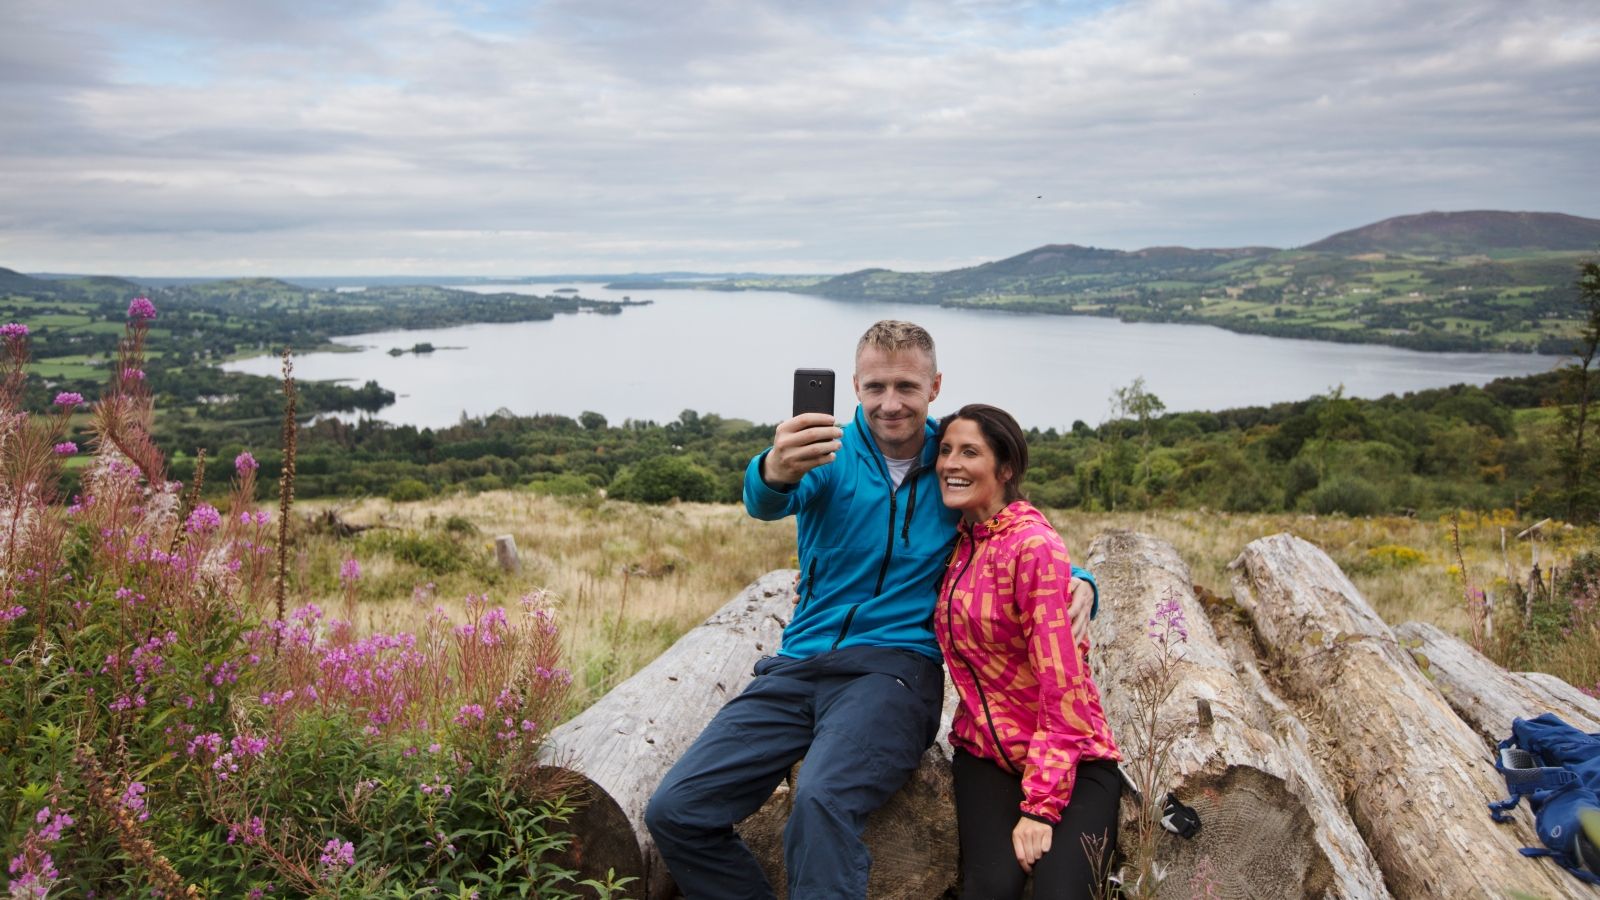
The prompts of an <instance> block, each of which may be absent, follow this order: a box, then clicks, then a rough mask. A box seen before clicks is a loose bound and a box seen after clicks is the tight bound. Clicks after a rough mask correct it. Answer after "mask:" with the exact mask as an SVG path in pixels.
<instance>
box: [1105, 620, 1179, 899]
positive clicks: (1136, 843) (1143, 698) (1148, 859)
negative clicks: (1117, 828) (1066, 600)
mask: <svg viewBox="0 0 1600 900" xmlns="http://www.w3.org/2000/svg"><path fill="white" fill-rule="evenodd" d="M1145 624H1146V636H1147V637H1149V639H1150V642H1151V643H1152V644H1153V645H1155V650H1156V654H1155V657H1154V659H1152V660H1147V661H1145V662H1142V663H1140V664H1139V668H1138V671H1137V673H1136V674H1135V677H1134V680H1133V699H1134V704H1133V705H1134V710H1135V713H1136V717H1135V721H1134V723H1133V724H1134V727H1133V731H1132V734H1131V735H1130V737H1131V738H1132V740H1131V741H1130V742H1129V749H1130V750H1131V751H1132V752H1131V754H1130V758H1129V762H1128V764H1127V769H1128V771H1129V772H1130V777H1131V778H1132V780H1133V783H1134V786H1135V787H1137V788H1138V790H1139V794H1140V798H1139V799H1140V801H1141V803H1140V805H1139V811H1138V817H1137V818H1136V819H1135V827H1134V830H1133V834H1132V835H1131V837H1132V840H1131V841H1129V842H1127V843H1128V844H1129V846H1127V847H1126V849H1125V851H1124V852H1125V853H1126V863H1125V865H1124V867H1123V870H1122V873H1121V877H1120V879H1119V881H1120V884H1121V892H1122V894H1123V895H1126V896H1133V897H1154V896H1156V894H1157V892H1158V891H1159V889H1160V885H1161V881H1162V879H1163V877H1164V874H1165V873H1163V872H1162V870H1161V867H1160V865H1159V864H1158V863H1157V862H1156V842H1157V838H1158V837H1159V836H1160V834H1161V825H1160V822H1161V814H1162V805H1163V804H1164V802H1165V800H1166V796H1167V794H1166V790H1165V789H1164V788H1163V785H1164V784H1165V783H1166V778H1167V774H1168V773H1167V769H1168V765H1167V763H1168V760H1169V757H1170V756H1171V753H1172V747H1173V744H1174V742H1175V741H1176V739H1177V737H1178V735H1179V729H1180V728H1181V727H1182V726H1181V725H1180V724H1179V723H1177V722H1174V721H1171V720H1168V719H1163V718H1162V716H1161V710H1162V708H1163V707H1164V706H1165V705H1166V702H1167V701H1168V700H1169V699H1171V697H1172V694H1173V692H1174V691H1176V690H1177V688H1178V684H1179V681H1180V678H1179V670H1180V667H1181V666H1182V664H1183V657H1184V649H1185V648H1186V646H1187V645H1188V642H1189V622H1188V618H1187V617H1186V616H1185V615H1184V612H1183V605H1182V604H1181V603H1180V601H1179V599H1178V596H1177V594H1176V593H1174V592H1172V591H1170V590H1168V591H1166V592H1164V593H1163V594H1162V596H1161V598H1160V600H1158V601H1157V602H1156V606H1155V611H1154V613H1153V614H1152V615H1151V617H1150V620H1149V621H1148V622H1146V623H1145Z"/></svg>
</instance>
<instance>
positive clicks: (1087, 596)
mask: <svg viewBox="0 0 1600 900" xmlns="http://www.w3.org/2000/svg"><path fill="white" fill-rule="evenodd" d="M1093 609H1094V585H1092V584H1090V583H1089V582H1087V581H1084V580H1083V579H1082V578H1073V579H1070V580H1069V581H1068V582H1067V621H1068V622H1070V623H1072V637H1073V639H1075V640H1076V641H1077V642H1078V643H1080V644H1082V643H1087V642H1088V640H1089V613H1090V612H1091V611H1092V610H1093Z"/></svg>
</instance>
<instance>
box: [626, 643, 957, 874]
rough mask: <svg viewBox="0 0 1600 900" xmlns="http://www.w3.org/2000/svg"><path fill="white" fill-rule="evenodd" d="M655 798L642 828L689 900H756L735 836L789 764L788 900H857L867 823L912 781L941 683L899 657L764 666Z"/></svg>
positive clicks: (844, 656) (745, 853)
mask: <svg viewBox="0 0 1600 900" xmlns="http://www.w3.org/2000/svg"><path fill="white" fill-rule="evenodd" d="M755 674H756V677H755V680H753V681H751V682H750V685H749V687H747V688H745V690H744V692H743V693H742V694H740V695H739V696H737V697H735V698H733V699H732V700H730V701H728V704H727V705H726V706H724V707H723V708H722V709H721V711H719V712H718V713H717V715H716V717H715V718H713V719H712V720H711V723H710V724H709V725H707V726H706V729H705V731H703V732H701V734H700V737H699V738H698V739H697V740H696V741H695V742H694V744H693V746H691V747H690V748H689V750H688V751H687V752H686V753H684V755H683V757H682V758H681V759H679V760H678V762H677V764H676V765H674V766H673V767H672V770H671V771H669V772H668V773H667V775H666V777H665V778H664V779H662V782H661V786H660V787H658V788H656V792H655V795H654V796H652V797H651V798H650V805H649V807H648V808H647V809H646V810H645V824H646V826H648V827H649V829H650V834H651V836H652V837H654V838H655V842H656V847H657V849H658V850H660V851H661V856H662V858H664V859H665V860H666V862H667V869H668V870H669V871H671V873H672V877H673V880H674V881H676V882H677V884H678V889H679V890H681V891H683V894H684V896H685V897H687V898H689V900H702V898H704V900H733V898H741V900H744V898H749V900H766V898H770V897H772V896H773V892H772V888H771V886H770V885H769V884H768V883H767V879H766V876H765V875H764V874H762V871H761V867H760V865H759V864H758V863H757V862H756V859H755V856H754V855H752V854H751V852H750V849H749V848H748V847H746V846H745V844H744V841H742V840H740V838H739V836H738V834H736V833H735V832H734V830H733V826H734V825H735V824H737V823H738V822H740V821H741V820H743V819H744V818H745V817H746V816H749V815H750V814H752V813H754V812H755V811H756V810H757V809H760V808H761V804H762V803H764V802H765V801H766V799H767V797H769V796H770V795H771V794H772V791H773V789H774V788H776V787H777V786H778V783H779V782H781V781H782V780H783V777H784V775H786V774H788V772H789V769H790V767H792V766H793V765H794V764H795V763H796V762H798V761H799V760H800V759H802V758H804V759H805V765H804V766H802V767H801V769H800V775H799V778H798V779H797V783H796V784H795V788H794V798H793V803H792V807H791V810H790V813H789V821H788V824H787V825H786V826H785V828H784V836H783V847H784V861H785V868H786V869H787V873H788V895H789V897H790V898H791V900H809V898H823V897H826V898H858V897H865V896H866V894H867V871H868V869H869V867H870V866H871V864H872V858H871V856H870V854H869V853H868V852H867V847H866V844H865V843H864V842H863V841H862V840H861V833H862V831H863V829H865V827H866V822H867V816H868V815H869V814H870V813H872V811H873V810H876V809H877V808H878V807H880V806H882V805H883V804H884V802H885V801H887V800H888V799H889V797H891V796H892V795H893V794H894V792H895V791H897V790H899V789H900V787H901V785H903V784H905V782H906V780H907V779H908V778H909V777H910V776H911V773H912V772H915V771H916V769H917V766H918V764H919V763H920V762H921V760H922V753H923V751H924V750H926V749H927V748H928V746H929V745H930V744H932V743H933V739H934V737H935V736H936V733H937V731H938V728H939V712H940V701H941V700H942V698H943V693H944V673H943V671H942V668H941V666H940V664H939V662H938V661H937V660H934V659H932V658H929V657H926V656H923V655H922V654H920V653H916V652H913V651H909V650H890V649H886V648H882V647H848V648H846V649H843V650H836V651H833V652H830V653H823V654H820V655H818V656H814V657H810V658H808V659H790V658H788V657H782V656H771V657H765V658H763V659H762V660H761V661H760V662H758V663H757V664H756V667H755Z"/></svg>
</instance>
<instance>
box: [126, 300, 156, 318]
mask: <svg viewBox="0 0 1600 900" xmlns="http://www.w3.org/2000/svg"><path fill="white" fill-rule="evenodd" d="M155 317H156V305H155V304H154V303H151V302H150V298H149V297H135V298H133V302H132V303H129V304H128V318H130V319H133V320H135V321H140V322H145V321H149V320H150V319H154V318H155Z"/></svg>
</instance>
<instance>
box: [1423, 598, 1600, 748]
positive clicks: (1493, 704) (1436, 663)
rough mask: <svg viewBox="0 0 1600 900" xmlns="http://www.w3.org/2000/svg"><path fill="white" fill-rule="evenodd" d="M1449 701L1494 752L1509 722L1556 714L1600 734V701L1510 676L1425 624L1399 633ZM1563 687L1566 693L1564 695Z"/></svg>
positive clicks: (1549, 680)
mask: <svg viewBox="0 0 1600 900" xmlns="http://www.w3.org/2000/svg"><path fill="white" fill-rule="evenodd" d="M1395 634H1396V635H1397V636H1399V638H1400V639H1401V640H1402V641H1405V642H1407V649H1410V650H1411V651H1412V657H1413V658H1414V659H1416V661H1417V663H1418V665H1420V666H1421V667H1422V671H1423V672H1424V673H1426V674H1427V675H1428V677H1429V678H1431V679H1433V685H1434V687H1436V688H1438V689H1439V693H1441V694H1443V695H1444V699H1445V702H1447V703H1449V704H1450V708H1451V709H1454V710H1455V711H1456V714H1457V715H1459V716H1461V718H1462V719H1463V720H1464V721H1465V722H1466V723H1467V724H1468V725H1471V726H1472V727H1473V729H1475V730H1476V731H1477V732H1478V735H1479V736H1480V737H1482V738H1483V739H1484V740H1485V741H1486V742H1487V743H1488V745H1489V746H1490V747H1493V746H1494V745H1495V744H1497V743H1499V741H1500V740H1501V739H1502V738H1505V737H1507V736H1509V735H1510V734H1511V720H1512V719H1514V718H1518V717H1521V718H1524V719H1531V718H1533V717H1534V716H1537V715H1539V714H1540V713H1547V712H1549V713H1555V714H1556V715H1558V716H1560V717H1561V718H1562V720H1563V721H1565V722H1567V724H1569V725H1572V726H1574V727H1576V728H1579V729H1581V730H1583V731H1600V700H1596V699H1594V698H1593V697H1590V696H1588V695H1586V694H1584V693H1583V692H1582V691H1579V690H1578V689H1577V688H1575V687H1573V686H1572V685H1569V684H1567V683H1566V682H1564V681H1562V680H1561V679H1559V678H1556V677H1554V676H1551V675H1545V676H1544V677H1543V678H1542V679H1535V678H1532V677H1530V676H1531V675H1534V674H1543V673H1519V672H1508V671H1506V670H1505V669H1502V668H1501V667H1500V666H1498V665H1496V664H1495V663H1494V662H1493V661H1492V660H1490V659H1489V658H1488V657H1486V656H1484V655H1483V654H1481V653H1479V652H1478V651H1476V650H1474V649H1472V647H1471V646H1470V645H1469V644H1467V642H1466V641H1463V640H1461V639H1460V638H1457V637H1455V636H1454V635H1451V634H1448V633H1446V632H1445V631H1444V630H1443V629H1441V628H1438V627H1437V626H1434V625H1430V624H1428V623H1426V622H1407V623H1405V624H1404V625H1401V626H1400V627H1399V628H1396V629H1395ZM1562 688H1565V690H1562Z"/></svg>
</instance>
